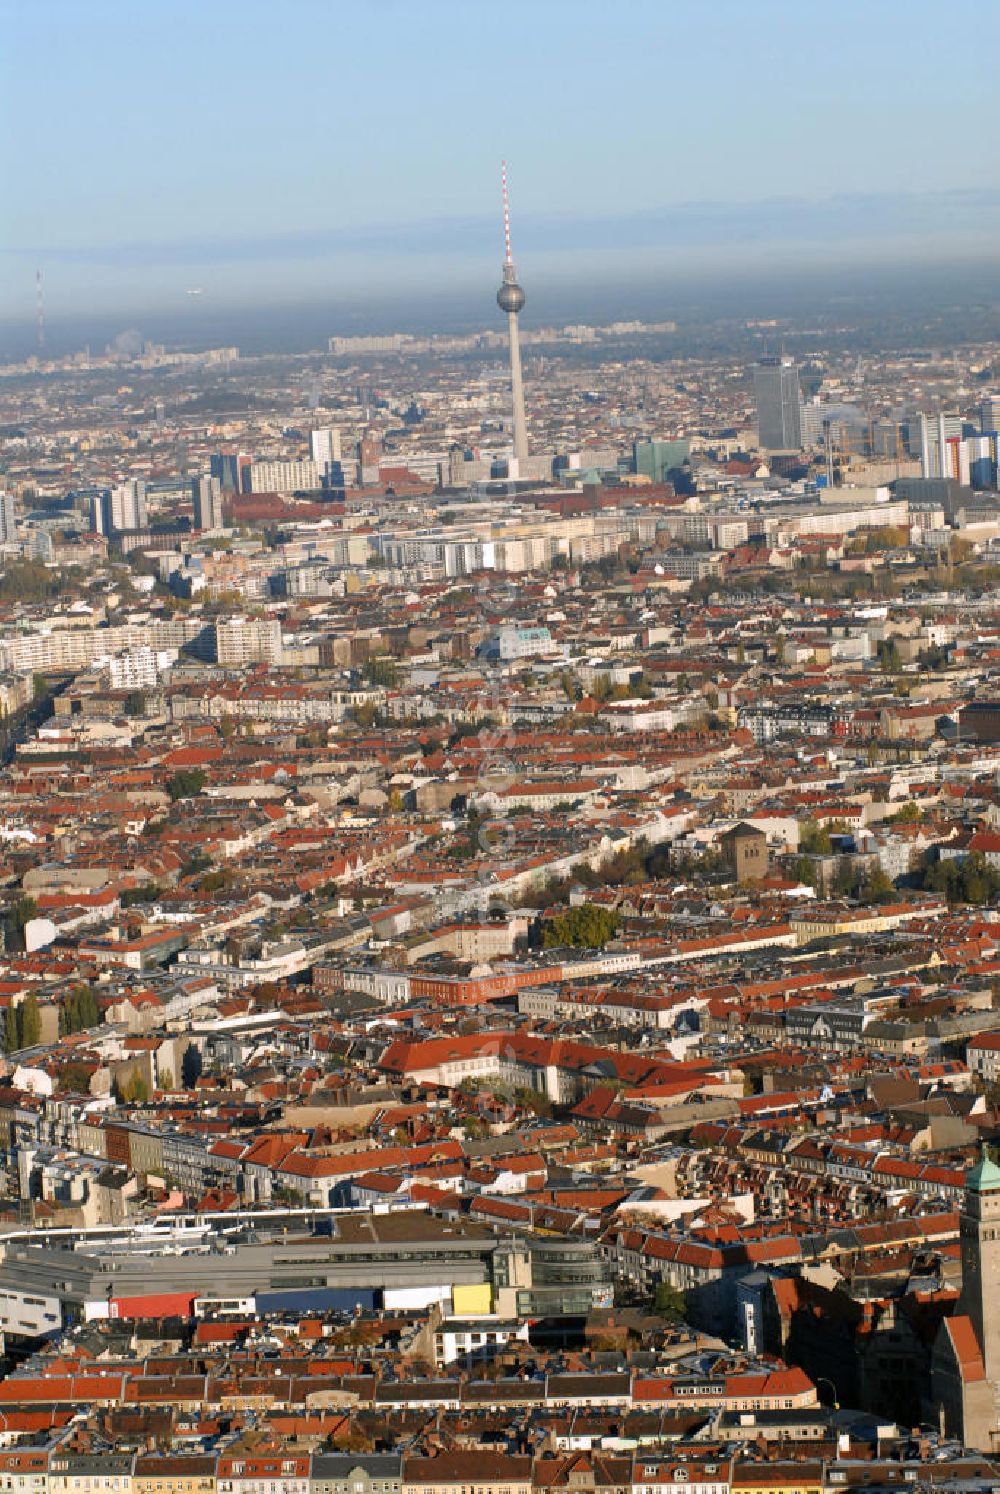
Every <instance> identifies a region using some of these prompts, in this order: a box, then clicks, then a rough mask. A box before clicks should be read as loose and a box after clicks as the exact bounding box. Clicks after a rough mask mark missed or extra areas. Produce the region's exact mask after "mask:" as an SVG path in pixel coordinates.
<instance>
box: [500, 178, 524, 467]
mask: <svg viewBox="0 0 1000 1494" xmlns="http://www.w3.org/2000/svg"><path fill="white" fill-rule="evenodd" d="M501 179H502V182H503V234H504V261H503V272H502V273H503V282H502V284H501V286H500V289H499V290H498V291H497V305H498V306H499V307H500V310H501V311H503V312H506V315H507V334H508V337H509V339H510V388H511V403H512V407H513V427H514V430H513V435H514V460H515V461H516V462H522V461H525V460H526V458H527V455H528V425H527V421H526V420H525V418H524V384H523V383H522V380H521V339H520V336H519V333H518V327H517V318H518V314H519V312H520V310H521V308H522V307H523V305H524V300H525V296H524V291H523V290H522V289H521V287H520V286H519V285H518V283H517V271H516V269H515V268H514V261H513V259H512V258H511V253H510V206H509V203H508V201H507V162H506V161H504V163H503V167H502V177H501Z"/></svg>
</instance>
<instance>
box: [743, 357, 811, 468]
mask: <svg viewBox="0 0 1000 1494" xmlns="http://www.w3.org/2000/svg"><path fill="white" fill-rule="evenodd" d="M753 385H754V395H755V397H756V400H757V439H758V443H759V445H760V447H761V449H762V450H763V451H801V449H802V416H801V410H802V388H801V385H800V384H799V370H798V366H797V365H796V363H795V361H794V359H792V358H785V357H776V358H762V359H761V360H760V362H759V363H758V364H757V366H756V368H755V369H754V374H753Z"/></svg>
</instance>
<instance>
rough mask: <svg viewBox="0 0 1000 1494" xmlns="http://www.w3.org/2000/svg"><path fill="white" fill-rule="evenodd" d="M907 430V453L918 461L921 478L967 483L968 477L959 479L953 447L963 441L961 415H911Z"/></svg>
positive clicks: (958, 465) (959, 465)
mask: <svg viewBox="0 0 1000 1494" xmlns="http://www.w3.org/2000/svg"><path fill="white" fill-rule="evenodd" d="M907 431H908V435H907V445H908V447H909V449H910V453H911V455H913V456H919V458H920V475H921V477H928V478H929V477H954V478H955V479H956V480H957V481H959V482H966V483H967V482H968V480H969V479H968V474H967V473H966V474H965V476H964V477H963V476H962V473H961V466H962V463H961V457H960V455H959V454H958V451H957V448H956V447H955V445H954V443H955V442H956V441H957V442H961V441H962V417H961V416H960V415H943V414H938V415H936V416H929V415H924V414H923V413H920V414H917V415H913V416H911V418H910V420H909V421H908V422H907Z"/></svg>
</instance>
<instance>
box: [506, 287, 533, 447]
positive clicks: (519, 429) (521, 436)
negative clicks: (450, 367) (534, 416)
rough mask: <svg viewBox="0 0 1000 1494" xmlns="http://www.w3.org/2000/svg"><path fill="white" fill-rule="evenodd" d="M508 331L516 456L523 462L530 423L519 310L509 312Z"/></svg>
mask: <svg viewBox="0 0 1000 1494" xmlns="http://www.w3.org/2000/svg"><path fill="white" fill-rule="evenodd" d="M507 333H508V336H509V338H510V390H511V396H512V402H513V408H514V456H515V458H516V459H517V460H518V461H519V462H522V461H524V460H525V459H526V458H527V455H528V423H527V421H526V420H525V418H524V383H523V381H522V379H521V335H520V332H519V331H518V326H517V312H516V311H508V313H507Z"/></svg>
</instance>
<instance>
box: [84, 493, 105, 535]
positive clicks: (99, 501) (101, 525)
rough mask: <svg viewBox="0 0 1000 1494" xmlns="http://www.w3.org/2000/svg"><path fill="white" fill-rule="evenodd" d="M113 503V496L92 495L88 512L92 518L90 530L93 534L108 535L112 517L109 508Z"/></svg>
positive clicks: (103, 494)
mask: <svg viewBox="0 0 1000 1494" xmlns="http://www.w3.org/2000/svg"><path fill="white" fill-rule="evenodd" d="M110 503H111V494H110V493H108V492H104V493H91V495H90V498H89V499H88V510H89V516H90V528H91V532H92V533H93V534H107V532H108V525H109V523H110V521H111V516H110V514H109V513H108V508H109V506H110Z"/></svg>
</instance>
